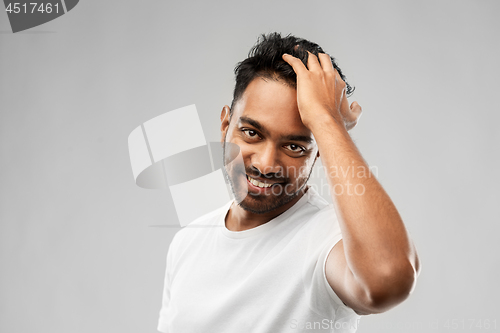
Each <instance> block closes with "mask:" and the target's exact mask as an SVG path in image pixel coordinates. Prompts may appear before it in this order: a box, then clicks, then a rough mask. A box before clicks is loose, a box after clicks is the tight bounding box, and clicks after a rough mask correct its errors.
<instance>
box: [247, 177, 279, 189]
mask: <svg viewBox="0 0 500 333" xmlns="http://www.w3.org/2000/svg"><path fill="white" fill-rule="evenodd" d="M245 175H246V174H245ZM246 176H247V179H248V181H249V182H250V183H251V184H252V185H254V186H257V187H260V188H269V187H271V186H273V185H276V184H281V183H263V182H260V181H258V180H257V179H254V178H252V177H250V176H249V175H246Z"/></svg>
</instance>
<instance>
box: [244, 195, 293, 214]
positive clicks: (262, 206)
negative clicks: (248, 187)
mask: <svg viewBox="0 0 500 333" xmlns="http://www.w3.org/2000/svg"><path fill="white" fill-rule="evenodd" d="M297 194H298V192H296V193H294V194H293V195H283V196H280V197H278V198H276V197H269V196H252V195H250V194H248V195H247V196H246V197H245V198H244V199H243V200H241V201H240V200H236V201H237V203H238V205H239V206H240V207H241V208H243V209H244V210H246V211H248V212H251V213H254V214H265V213H269V212H272V211H273V210H276V209H278V208H280V207H281V206H284V205H286V204H287V203H289V202H290V201H292V200H293V199H294V198H295V197H296V196H297Z"/></svg>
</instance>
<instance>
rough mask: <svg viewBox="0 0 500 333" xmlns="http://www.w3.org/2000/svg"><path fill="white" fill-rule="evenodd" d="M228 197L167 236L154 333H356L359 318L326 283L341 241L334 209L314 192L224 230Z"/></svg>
mask: <svg viewBox="0 0 500 333" xmlns="http://www.w3.org/2000/svg"><path fill="white" fill-rule="evenodd" d="M231 204H232V201H231V202H229V203H227V204H226V205H224V206H223V207H221V208H219V209H217V210H215V211H213V212H211V213H209V214H207V215H204V216H202V217H200V218H198V219H197V220H195V221H193V222H192V223H191V224H189V225H188V226H186V227H185V228H183V229H181V230H180V231H179V232H178V233H177V234H176V235H175V237H174V239H173V240H172V243H171V244H170V248H169V251H168V255H167V268H166V274H165V285H164V291H163V303H162V308H161V311H160V318H159V323H158V330H159V331H160V332H165V333H200V332H204V333H211V332H213V333H223V332H227V333H239V332H243V333H246V332H257V333H260V332H262V333H278V332H304V331H305V332H336V333H346V332H350V333H352V332H355V331H356V329H357V327H358V324H359V318H360V316H359V315H357V314H356V313H355V312H354V311H353V310H352V309H351V308H349V307H347V306H345V305H344V304H343V303H342V301H341V300H340V299H339V298H338V296H337V295H336V294H335V293H334V292H333V289H332V288H331V287H330V285H329V284H328V282H327V280H326V276H325V262H326V257H327V255H328V253H330V250H331V249H332V248H333V246H334V245H335V244H336V243H337V242H338V241H339V240H340V239H341V238H342V235H341V232H340V228H339V224H338V221H337V217H336V214H335V210H334V208H333V206H332V205H328V203H327V202H326V201H325V200H324V199H323V198H321V197H320V196H319V195H318V193H317V192H316V191H315V190H314V189H313V188H309V190H308V191H307V192H306V193H305V194H304V196H303V197H302V198H300V200H299V201H298V202H297V203H295V205H293V206H292V207H291V208H290V209H288V210H287V211H285V212H284V213H282V214H281V215H279V216H277V217H276V218H274V219H272V220H271V221H269V222H267V223H265V224H263V225H260V226H258V227H256V228H252V229H249V230H244V231H237V232H236V231H230V230H228V229H227V228H226V226H225V217H226V214H227V211H228V209H229V208H230V206H231Z"/></svg>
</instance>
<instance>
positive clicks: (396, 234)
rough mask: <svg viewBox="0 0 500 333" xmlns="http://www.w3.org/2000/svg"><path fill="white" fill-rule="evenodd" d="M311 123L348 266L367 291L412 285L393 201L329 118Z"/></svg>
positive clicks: (413, 260)
mask: <svg viewBox="0 0 500 333" xmlns="http://www.w3.org/2000/svg"><path fill="white" fill-rule="evenodd" d="M310 126H311V130H312V132H313V134H314V137H315V138H316V141H317V143H318V147H319V152H320V156H321V160H322V163H323V167H324V168H325V170H326V174H327V178H328V182H329V186H330V191H331V195H332V198H333V203H334V205H335V209H336V212H337V215H338V218H339V224H340V228H341V231H342V238H343V246H344V251H345V257H346V261H347V265H348V268H349V269H350V271H351V272H352V274H353V275H354V276H355V277H356V280H358V281H359V282H360V283H361V284H362V285H363V287H364V288H366V290H367V291H369V292H370V293H372V292H373V293H384V290H385V289H386V288H388V287H389V286H391V288H393V289H394V288H397V287H398V284H401V288H407V284H411V285H413V283H414V277H415V275H416V274H415V273H416V272H417V270H418V267H417V265H418V262H417V257H416V252H415V250H414V247H413V244H412V243H411V240H410V238H409V236H408V233H407V231H406V228H405V226H404V224H403V221H402V220H401V217H400V215H399V213H398V211H397V209H396V207H395V206H394V204H393V202H392V200H391V199H390V198H389V196H388V195H387V193H386V192H385V191H384V189H383V188H382V186H381V185H380V183H379V182H378V180H377V179H376V178H375V177H374V175H372V174H371V172H370V169H369V166H368V165H367V163H366V162H365V161H364V159H363V157H362V156H361V154H360V153H359V151H358V149H357V148H356V146H355V144H354V142H353V141H352V140H351V138H350V136H349V134H348V133H347V131H346V130H345V128H343V127H342V126H341V125H339V124H338V123H337V122H336V121H335V120H334V119H333V117H328V116H326V117H323V118H322V119H321V121H319V120H318V121H315V122H314V123H313V124H311V125H310ZM412 277H413V278H412ZM384 288H385V289H384Z"/></svg>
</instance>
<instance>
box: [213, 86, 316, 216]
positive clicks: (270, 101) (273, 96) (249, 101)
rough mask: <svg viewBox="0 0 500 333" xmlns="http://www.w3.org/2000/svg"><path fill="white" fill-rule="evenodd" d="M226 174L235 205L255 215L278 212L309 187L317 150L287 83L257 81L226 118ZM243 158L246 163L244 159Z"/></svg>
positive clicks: (293, 93) (224, 136)
mask: <svg viewBox="0 0 500 333" xmlns="http://www.w3.org/2000/svg"><path fill="white" fill-rule="evenodd" d="M221 121H222V125H221V131H222V140H221V141H222V142H223V143H224V144H225V143H226V142H230V143H233V144H235V145H237V146H238V147H239V150H240V152H241V156H242V159H243V163H244V165H238V164H235V163H229V162H231V161H237V160H238V159H235V156H234V155H235V154H237V153H238V151H235V149H232V148H228V147H234V145H226V144H225V145H224V148H225V149H224V164H225V175H226V178H227V179H228V180H229V183H230V185H231V189H232V191H233V194H234V196H235V199H236V201H237V202H238V203H239V204H240V206H241V207H242V208H244V209H245V210H248V211H250V212H252V213H258V214H263V213H267V212H270V211H273V210H275V209H277V208H279V207H281V206H283V205H285V204H286V203H288V202H290V201H291V200H292V199H293V198H295V197H296V196H297V195H298V194H299V191H300V190H301V189H302V188H303V187H304V186H305V184H306V182H307V180H308V178H309V176H310V174H311V170H312V167H313V165H314V162H315V160H316V157H317V153H318V148H317V145H316V142H315V140H314V137H313V136H312V133H311V131H310V130H309V129H307V127H305V126H304V124H303V123H302V121H301V119H300V115H299V109H298V107H297V92H296V90H295V89H294V88H292V87H289V86H288V85H286V84H285V83H283V82H282V81H275V80H272V79H262V78H256V79H254V80H253V81H252V82H251V83H250V84H249V85H248V87H247V89H246V90H245V92H244V94H243V96H242V97H241V98H240V100H239V101H238V102H237V103H236V104H235V105H234V106H233V110H232V117H231V121H230V122H229V114H227V113H226V112H225V110H223V111H222V114H221ZM240 160H241V159H240Z"/></svg>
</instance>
